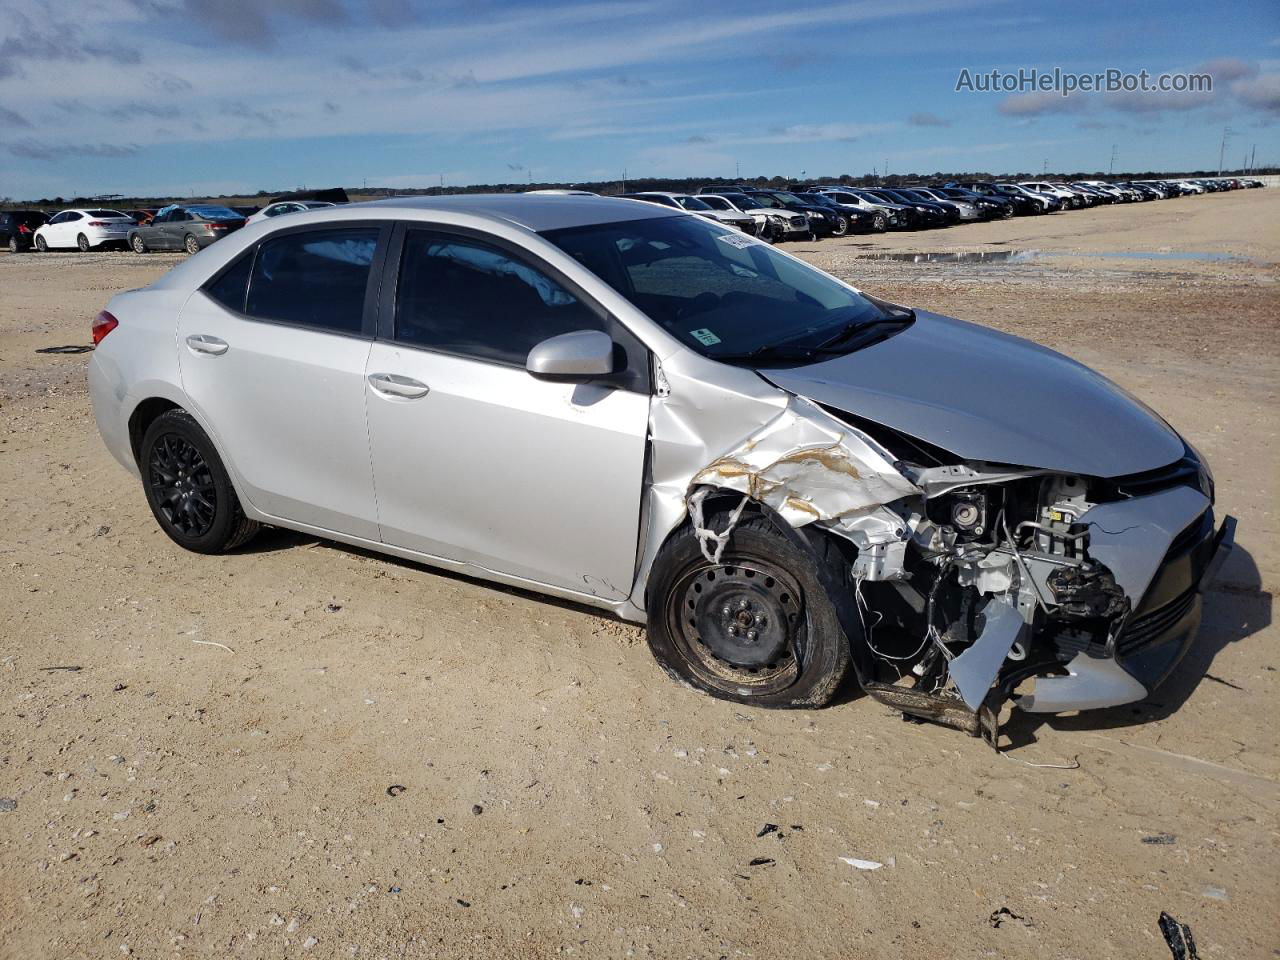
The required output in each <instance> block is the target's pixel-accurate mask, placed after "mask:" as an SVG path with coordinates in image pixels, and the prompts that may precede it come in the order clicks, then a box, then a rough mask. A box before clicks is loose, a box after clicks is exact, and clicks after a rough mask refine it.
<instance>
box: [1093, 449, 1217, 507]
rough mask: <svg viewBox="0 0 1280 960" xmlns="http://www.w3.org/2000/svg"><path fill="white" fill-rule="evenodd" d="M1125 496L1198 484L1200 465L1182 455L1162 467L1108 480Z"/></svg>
mask: <svg viewBox="0 0 1280 960" xmlns="http://www.w3.org/2000/svg"><path fill="white" fill-rule="evenodd" d="M1109 483H1110V484H1111V485H1112V486H1114V488H1115V489H1116V491H1117V492H1118V493H1119V494H1120V495H1121V496H1125V497H1144V496H1147V495H1148V494H1152V493H1158V492H1160V491H1161V490H1168V489H1169V488H1170V487H1196V488H1199V486H1200V466H1199V464H1197V463H1196V461H1195V460H1194V459H1193V458H1191V457H1189V456H1188V457H1183V458H1182V459H1181V460H1175V461H1174V462H1173V463H1171V464H1168V465H1167V466H1164V467H1158V468H1157V469H1155V470H1147V471H1145V472H1144V473H1134V474H1130V475H1129V476H1127V477H1116V478H1114V479H1112V480H1110V481H1109Z"/></svg>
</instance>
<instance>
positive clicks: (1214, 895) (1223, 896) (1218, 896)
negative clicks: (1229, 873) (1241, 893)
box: [1200, 884, 1231, 900]
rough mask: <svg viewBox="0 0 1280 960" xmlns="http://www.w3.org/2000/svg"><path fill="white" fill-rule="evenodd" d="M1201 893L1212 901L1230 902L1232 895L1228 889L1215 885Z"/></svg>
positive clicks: (1210, 885)
mask: <svg viewBox="0 0 1280 960" xmlns="http://www.w3.org/2000/svg"><path fill="white" fill-rule="evenodd" d="M1200 892H1201V894H1202V895H1204V896H1206V897H1208V898H1209V899H1210V900H1230V899H1231V895H1230V894H1228V893H1227V888H1226V887H1215V886H1214V885H1213V884H1209V885H1208V886H1206V887H1205V888H1204V889H1203V890H1202V891H1200Z"/></svg>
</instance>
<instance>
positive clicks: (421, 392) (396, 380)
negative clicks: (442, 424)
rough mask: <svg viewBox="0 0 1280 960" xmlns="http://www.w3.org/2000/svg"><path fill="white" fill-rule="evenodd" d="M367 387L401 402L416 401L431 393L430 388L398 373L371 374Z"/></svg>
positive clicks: (419, 381)
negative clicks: (396, 398) (399, 399)
mask: <svg viewBox="0 0 1280 960" xmlns="http://www.w3.org/2000/svg"><path fill="white" fill-rule="evenodd" d="M369 386H371V387H373V389H374V390H375V391H376V392H378V393H380V394H382V395H383V396H387V397H399V398H401V399H402V400H417V399H418V398H420V397H425V396H426V395H427V394H428V393H430V392H431V388H430V387H428V386H427V385H426V384H425V383H423V382H422V381H421V380H414V379H413V378H412V377H402V376H400V374H398V373H371V374H369Z"/></svg>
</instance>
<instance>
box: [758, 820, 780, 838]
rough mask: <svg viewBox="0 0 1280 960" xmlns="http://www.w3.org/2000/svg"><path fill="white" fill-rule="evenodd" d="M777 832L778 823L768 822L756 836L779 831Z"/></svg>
mask: <svg viewBox="0 0 1280 960" xmlns="http://www.w3.org/2000/svg"><path fill="white" fill-rule="evenodd" d="M777 832H778V825H777V824H776V823H766V824H765V825H764V826H763V827H761V828H760V832H759V833H757V834H756V836H757V837H764V836H767V835H769V834H771V833H777Z"/></svg>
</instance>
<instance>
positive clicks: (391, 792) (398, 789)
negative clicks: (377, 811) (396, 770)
mask: <svg viewBox="0 0 1280 960" xmlns="http://www.w3.org/2000/svg"><path fill="white" fill-rule="evenodd" d="M408 789H409V788H408V787H406V786H404V785H403V784H400V783H393V784H392V785H391V786H389V787H387V796H388V797H398V796H400V794H402V793H404V792H405V791H406V790H408ZM440 822H441V823H443V822H444V821H443V820H441V821H440Z"/></svg>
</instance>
